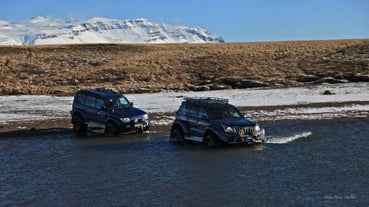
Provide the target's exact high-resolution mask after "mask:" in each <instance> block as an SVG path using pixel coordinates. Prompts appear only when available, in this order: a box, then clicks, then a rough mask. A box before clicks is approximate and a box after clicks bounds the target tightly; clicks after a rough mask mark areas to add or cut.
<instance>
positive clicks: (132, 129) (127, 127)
mask: <svg viewBox="0 0 369 207" xmlns="http://www.w3.org/2000/svg"><path fill="white" fill-rule="evenodd" d="M149 129H150V119H148V120H145V121H140V122H132V123H128V124H122V125H121V126H120V131H121V132H128V133H142V132H144V131H148V130H149Z"/></svg>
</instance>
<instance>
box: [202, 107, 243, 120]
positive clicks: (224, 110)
mask: <svg viewBox="0 0 369 207" xmlns="http://www.w3.org/2000/svg"><path fill="white" fill-rule="evenodd" d="M242 117H243V116H242V114H241V113H240V112H239V111H238V110H237V109H236V107H234V106H231V105H224V106H212V107H210V108H209V118H210V119H238V118H242Z"/></svg>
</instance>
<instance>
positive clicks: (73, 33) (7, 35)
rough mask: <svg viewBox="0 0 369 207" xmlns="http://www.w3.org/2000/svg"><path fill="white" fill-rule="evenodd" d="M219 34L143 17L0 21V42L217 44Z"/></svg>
mask: <svg viewBox="0 0 369 207" xmlns="http://www.w3.org/2000/svg"><path fill="white" fill-rule="evenodd" d="M220 42H224V40H223V39H222V37H220V36H217V35H214V34H211V33H210V32H208V31H207V30H205V29H203V28H201V27H187V26H173V25H169V24H158V23H154V22H151V21H150V20H149V19H146V18H139V19H128V20H119V19H109V18H105V17H91V18H90V19H88V20H85V21H79V20H75V19H72V18H68V19H65V20H60V19H53V18H50V17H44V16H37V17H34V18H31V19H26V20H23V21H19V22H14V23H12V22H7V21H3V20H0V45H48V44H80V43H220Z"/></svg>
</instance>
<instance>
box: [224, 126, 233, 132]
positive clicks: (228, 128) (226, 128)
mask: <svg viewBox="0 0 369 207" xmlns="http://www.w3.org/2000/svg"><path fill="white" fill-rule="evenodd" d="M222 127H223V129H224V131H225V132H234V129H233V128H232V127H230V126H227V125H222Z"/></svg>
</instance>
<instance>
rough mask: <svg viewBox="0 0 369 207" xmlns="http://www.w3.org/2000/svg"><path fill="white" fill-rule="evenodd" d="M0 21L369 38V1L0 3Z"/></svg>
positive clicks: (239, 35) (251, 38)
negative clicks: (109, 22)
mask: <svg viewBox="0 0 369 207" xmlns="http://www.w3.org/2000/svg"><path fill="white" fill-rule="evenodd" d="M0 5H1V6H0V20H4V21H9V22H17V21H22V20H25V19H30V18H33V17H36V16H47V17H51V18H57V19H67V18H73V19H77V20H87V19H89V18H91V17H105V18H112V19H121V20H125V19H137V18H146V19H149V20H150V21H152V22H155V23H165V24H170V25H176V26H188V27H202V28H204V29H206V30H208V31H209V32H210V33H212V34H216V35H219V36H221V37H222V38H223V39H224V40H225V41H226V42H255V41H285V40H326V39H357V38H369V0H0Z"/></svg>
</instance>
